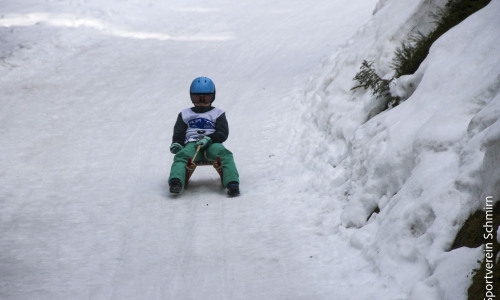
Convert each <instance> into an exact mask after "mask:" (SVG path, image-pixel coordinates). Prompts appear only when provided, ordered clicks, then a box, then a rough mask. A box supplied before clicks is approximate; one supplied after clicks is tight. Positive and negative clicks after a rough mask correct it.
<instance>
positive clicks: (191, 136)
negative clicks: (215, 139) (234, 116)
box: [181, 107, 224, 143]
mask: <svg viewBox="0 0 500 300" xmlns="http://www.w3.org/2000/svg"><path fill="white" fill-rule="evenodd" d="M223 113H224V111H223V110H222V109H219V108H216V107H214V109H212V110H210V111H207V112H204V113H195V112H194V111H192V110H191V109H190V108H186V109H183V110H182V112H181V114H182V120H183V121H184V123H186V124H187V125H188V129H187V131H186V140H185V142H184V143H188V142H195V141H197V140H199V139H201V138H203V137H204V136H206V135H209V134H212V133H214V132H215V121H216V120H217V118H218V117H219V116H220V115H222V114H223Z"/></svg>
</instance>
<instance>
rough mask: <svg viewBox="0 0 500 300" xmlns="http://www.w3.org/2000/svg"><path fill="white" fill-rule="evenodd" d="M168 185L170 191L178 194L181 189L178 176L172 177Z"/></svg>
mask: <svg viewBox="0 0 500 300" xmlns="http://www.w3.org/2000/svg"><path fill="white" fill-rule="evenodd" d="M168 185H169V186H170V192H171V193H174V194H179V193H180V192H181V190H182V183H181V180H180V179H178V178H172V179H171V180H170V182H169V183H168Z"/></svg>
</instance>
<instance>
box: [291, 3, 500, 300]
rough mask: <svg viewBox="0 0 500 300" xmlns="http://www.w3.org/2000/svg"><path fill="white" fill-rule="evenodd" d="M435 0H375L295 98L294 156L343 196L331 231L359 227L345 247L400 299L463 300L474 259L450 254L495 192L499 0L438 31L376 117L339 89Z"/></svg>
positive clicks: (498, 173) (475, 255)
mask: <svg viewBox="0 0 500 300" xmlns="http://www.w3.org/2000/svg"><path fill="white" fill-rule="evenodd" d="M439 4H440V3H439V2H438V3H433V2H429V1H380V2H379V4H378V5H377V10H376V11H375V13H374V16H373V18H372V19H371V20H370V21H369V22H368V23H367V24H366V25H365V26H363V27H362V28H361V29H360V30H359V32H358V33H357V34H356V35H355V36H354V37H353V38H352V39H351V40H350V41H349V42H348V44H347V45H346V46H345V47H344V48H343V49H342V50H340V51H339V52H337V53H335V54H334V55H333V56H332V57H331V58H330V59H328V60H327V61H325V62H324V63H323V68H322V70H320V71H319V72H318V74H316V75H315V76H314V77H313V78H312V79H311V80H310V83H309V86H308V87H307V88H306V90H305V100H304V101H303V104H304V111H305V112H304V118H303V119H304V121H305V122H306V123H308V124H309V125H308V126H307V127H306V129H305V130H304V133H303V134H302V136H301V139H303V140H306V141H307V142H306V143H303V145H306V147H302V151H301V152H300V155H302V156H304V157H306V163H307V164H309V165H310V166H311V169H312V170H317V171H318V172H320V174H323V176H320V177H315V179H314V180H313V182H314V185H315V186H316V188H317V189H319V190H321V191H322V192H323V193H324V194H327V195H328V197H330V198H331V199H332V201H342V203H343V204H342V205H343V209H342V210H343V212H342V215H341V221H342V226H346V227H353V228H358V229H355V230H353V231H352V234H351V235H350V242H351V245H352V246H354V247H356V248H358V249H361V250H362V253H363V256H364V257H366V258H367V259H369V260H370V261H373V263H374V264H375V265H376V266H377V269H378V270H379V271H380V272H381V274H382V275H384V276H390V277H391V278H393V280H394V282H395V283H396V284H397V285H399V286H400V287H402V289H403V290H405V291H407V292H408V294H407V296H405V297H404V298H407V297H408V298H410V299H466V291H467V288H468V286H469V285H470V277H471V272H472V269H473V268H475V267H477V266H478V265H477V261H478V260H480V259H481V258H482V255H483V253H482V250H481V249H480V248H478V249H457V250H454V251H449V250H450V247H451V243H452V242H453V240H454V238H455V236H456V234H457V231H458V230H459V229H460V227H461V226H462V225H463V224H464V222H465V220H466V219H467V217H468V216H469V215H470V214H471V213H472V212H474V211H476V210H478V209H481V208H483V206H484V201H485V197H486V196H494V197H495V199H496V200H498V198H499V197H500V168H499V167H500V157H499V152H498V148H499V145H500V121H499V116H500V56H499V55H498V51H499V49H500V33H499V31H498V28H500V19H499V18H498V14H499V13H500V2H498V1H492V2H491V3H490V4H489V5H488V6H487V7H485V8H484V9H482V10H480V11H478V12H477V13H475V14H473V15H472V16H470V17H469V18H467V19H466V20H465V21H464V22H462V23H460V24H459V25H458V26H456V27H454V28H453V29H451V30H450V31H448V32H447V33H446V34H445V35H443V36H442V37H441V38H439V39H438V40H437V41H436V42H435V43H434V44H433V45H432V47H431V49H430V53H429V55H428V56H427V58H426V60H425V61H424V62H423V63H422V64H421V66H420V68H419V69H418V71H417V72H416V73H415V74H413V75H407V76H403V77H401V78H399V79H398V80H397V81H396V82H395V84H394V85H393V86H392V87H391V89H392V92H398V91H399V93H407V94H408V95H410V97H409V98H408V99H407V100H406V101H405V102H403V103H402V104H400V105H399V106H397V107H395V108H394V109H390V110H387V111H383V112H381V113H378V112H379V111H380V110H381V109H382V107H381V104H380V103H379V102H380V100H377V99H375V98H374V97H373V96H371V95H370V92H369V91H366V92H360V91H356V92H352V91H350V88H351V87H352V86H353V85H354V84H355V83H354V82H353V81H352V78H353V77H354V75H355V73H356V72H357V71H358V68H359V66H360V65H361V62H362V61H363V60H365V59H366V60H370V61H374V62H375V66H376V69H377V71H379V72H380V73H381V74H388V73H390V72H391V70H390V63H391V60H392V56H391V55H392V54H393V53H394V50H395V48H396V47H397V46H398V45H399V43H400V42H401V41H402V40H403V39H404V38H406V37H407V35H408V33H409V31H410V30H415V29H417V30H420V31H421V32H428V31H429V27H431V26H432V23H431V22H430V19H428V17H429V15H430V14H429V12H432V11H436V8H437V7H438V5H439ZM441 4H442V1H441ZM311 132H313V133H314V134H311ZM311 145H318V147H317V148H316V150H312V151H311V148H310V146H311ZM318 158H321V159H318ZM313 172H316V171H313ZM368 218H369V219H368Z"/></svg>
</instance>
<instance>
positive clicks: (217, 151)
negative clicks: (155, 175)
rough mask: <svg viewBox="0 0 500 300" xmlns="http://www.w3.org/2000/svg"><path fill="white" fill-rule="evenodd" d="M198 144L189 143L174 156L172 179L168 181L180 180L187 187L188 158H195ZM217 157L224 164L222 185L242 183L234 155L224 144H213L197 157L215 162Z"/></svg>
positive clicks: (197, 158) (198, 159) (171, 171)
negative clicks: (234, 182)
mask: <svg viewBox="0 0 500 300" xmlns="http://www.w3.org/2000/svg"><path fill="white" fill-rule="evenodd" d="M196 148H197V146H196V143H195V142H191V143H187V144H186V146H185V147H184V148H183V149H182V150H181V151H179V152H177V154H175V156H174V162H173V163H172V167H171V168H170V177H169V178H168V181H169V182H170V180H171V179H172V178H178V179H180V180H181V182H182V186H185V185H186V182H185V181H186V165H187V161H188V157H193V156H194V154H195V153H196ZM217 156H219V157H220V161H221V163H222V174H223V176H222V177H223V178H222V184H223V185H224V186H227V184H228V183H230V182H231V181H236V182H238V183H239V182H240V179H239V175H238V170H237V169H236V165H235V163H234V159H233V153H231V151H229V150H227V149H226V148H225V147H224V146H223V145H222V144H219V143H213V144H211V145H210V146H208V148H206V149H205V150H200V152H198V155H197V156H196V160H195V162H197V161H200V160H209V161H215V160H216V159H217Z"/></svg>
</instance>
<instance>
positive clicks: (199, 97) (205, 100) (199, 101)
mask: <svg viewBox="0 0 500 300" xmlns="http://www.w3.org/2000/svg"><path fill="white" fill-rule="evenodd" d="M213 100H214V95H213V94H191V101H192V102H193V104H194V105H195V106H201V107H207V106H210V103H212V101H213Z"/></svg>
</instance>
